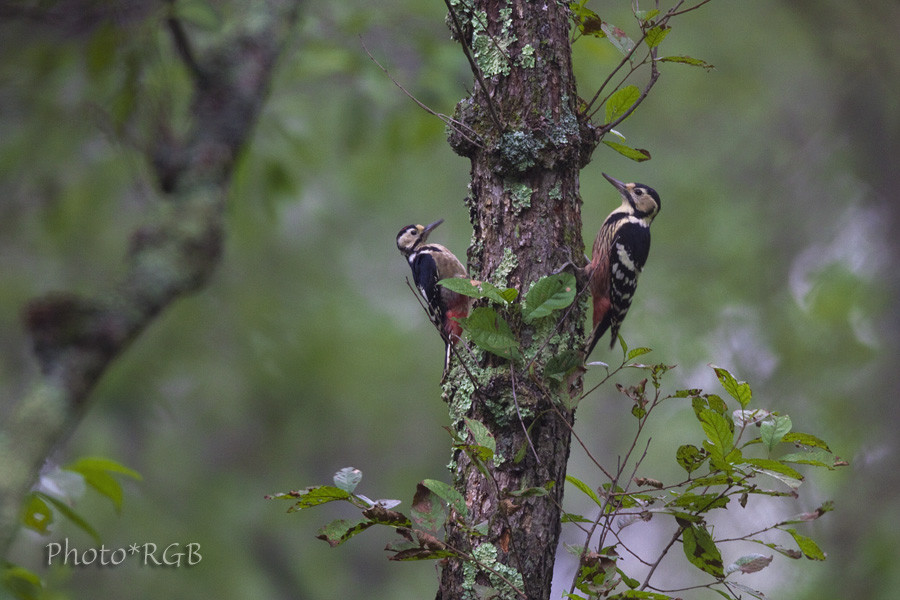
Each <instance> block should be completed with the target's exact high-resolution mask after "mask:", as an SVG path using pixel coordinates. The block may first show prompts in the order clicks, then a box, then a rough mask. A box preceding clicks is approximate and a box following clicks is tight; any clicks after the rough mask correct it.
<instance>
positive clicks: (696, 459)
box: [675, 444, 707, 473]
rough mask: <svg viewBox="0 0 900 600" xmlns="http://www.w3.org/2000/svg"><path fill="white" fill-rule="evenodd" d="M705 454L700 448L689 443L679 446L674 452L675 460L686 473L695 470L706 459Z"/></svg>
mask: <svg viewBox="0 0 900 600" xmlns="http://www.w3.org/2000/svg"><path fill="white" fill-rule="evenodd" d="M706 459H707V456H706V454H704V453H703V452H701V451H700V448H698V447H697V446H693V445H691V444H684V445H683V446H679V447H678V450H677V451H676V452H675V460H677V461H678V464H679V465H681V468H682V469H684V470H685V471H687V472H688V473H693V472H694V471H696V470H697V469H698V468H699V467H700V465H702V464H703V463H704V461H706Z"/></svg>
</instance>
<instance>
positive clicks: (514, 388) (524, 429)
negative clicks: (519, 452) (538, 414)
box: [509, 364, 541, 464]
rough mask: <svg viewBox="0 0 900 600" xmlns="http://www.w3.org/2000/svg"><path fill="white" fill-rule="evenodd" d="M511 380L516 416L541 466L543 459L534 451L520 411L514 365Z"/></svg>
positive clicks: (510, 368) (511, 368) (535, 458)
mask: <svg viewBox="0 0 900 600" xmlns="http://www.w3.org/2000/svg"><path fill="white" fill-rule="evenodd" d="M509 378H510V383H511V384H512V397H513V404H515V405H516V415H517V416H518V417H519V424H520V425H522V432H523V433H524V434H525V440H526V441H527V442H528V446H529V447H530V448H531V452H532V454H534V460H535V461H537V464H541V458H540V457H539V456H538V453H537V450H535V449H534V444H532V443H531V436H530V435H528V428H527V427H525V421H523V420H522V411H521V410H519V399H518V398H517V397H516V370H515V369H514V368H513V366H512V364H510V366H509Z"/></svg>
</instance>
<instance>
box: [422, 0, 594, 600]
mask: <svg viewBox="0 0 900 600" xmlns="http://www.w3.org/2000/svg"><path fill="white" fill-rule="evenodd" d="M448 6H450V7H451V13H450V16H449V18H448V23H449V25H450V27H451V30H452V31H453V33H454V36H455V37H456V38H457V40H458V41H460V42H461V43H462V44H464V47H465V49H466V54H467V57H468V58H469V61H470V64H471V65H472V67H473V72H474V73H475V77H476V81H475V86H474V88H473V89H474V92H473V94H472V96H471V97H469V98H466V99H464V100H462V101H461V102H460V103H459V105H458V106H457V111H456V115H455V118H456V120H457V121H458V122H457V124H456V126H455V127H454V129H453V131H452V132H451V134H450V144H451V146H452V147H453V149H454V150H455V151H456V152H457V153H458V154H460V155H462V156H465V157H467V158H469V159H470V160H471V163H472V168H471V176H472V182H471V185H470V197H469V198H467V199H466V203H467V206H468V208H469V212H470V219H471V221H472V225H473V227H474V238H473V239H474V242H473V244H472V246H470V248H469V251H468V258H469V269H470V273H471V274H472V276H473V277H475V278H477V279H480V280H484V281H490V282H491V283H493V284H495V285H500V286H508V287H514V288H516V289H518V290H519V298H520V299H521V298H523V297H524V295H525V293H526V292H527V291H528V289H529V286H530V285H531V284H532V282H534V281H536V280H537V279H539V278H540V277H543V276H545V275H548V274H550V273H552V272H554V271H555V270H557V269H559V268H560V267H561V266H562V265H564V264H565V263H566V262H567V261H569V260H570V258H571V257H580V256H582V255H583V252H584V242H583V240H582V236H581V199H580V197H579V192H578V172H579V170H580V169H581V168H582V166H584V164H586V162H587V160H588V158H589V156H590V153H591V151H592V150H593V149H594V147H595V146H596V143H597V141H596V140H597V137H596V135H594V130H593V129H592V128H591V127H590V125H589V124H587V119H582V118H581V117H580V115H578V112H577V109H578V106H577V103H578V96H577V93H576V90H575V81H574V77H573V74H572V62H571V48H570V42H569V20H568V9H567V8H566V7H565V6H564V5H563V4H561V3H557V2H546V3H545V2H529V1H527V0H513V1H512V2H507V1H499V0H475V1H474V3H473V4H468V5H466V6H462V5H459V4H453V3H452V2H451V3H448ZM575 262H581V261H579V260H578V259H575ZM505 316H506V318H507V319H508V320H509V322H510V325H511V327H512V330H513V332H514V333H515V334H516V337H517V338H518V340H519V341H520V342H521V348H522V350H523V355H524V356H525V359H524V361H518V362H513V363H510V362H509V361H507V360H505V359H501V358H498V357H496V356H493V355H490V354H487V353H485V354H483V355H482V354H479V352H478V350H477V349H476V350H475V351H474V353H475V355H476V356H477V357H479V358H478V364H477V366H476V367H475V368H474V369H470V371H471V378H470V374H469V373H467V372H466V371H465V370H463V369H461V368H459V367H457V368H455V369H454V370H453V371H452V372H451V374H450V377H449V378H448V381H447V383H446V384H445V389H444V392H445V397H446V398H448V399H449V401H450V412H451V416H452V417H453V419H454V426H455V428H456V431H457V433H458V434H459V435H460V437H462V438H467V437H468V432H467V429H466V424H465V421H464V419H463V417H469V418H472V419H476V420H478V421H481V422H482V423H484V424H485V425H486V426H487V427H488V429H489V430H490V431H491V433H492V434H493V435H494V437H495V439H496V442H497V451H496V454H495V456H494V458H493V460H491V461H488V463H487V470H488V476H487V477H486V476H485V475H484V474H483V473H482V472H481V471H480V470H479V468H478V465H477V464H476V463H473V461H472V460H471V458H470V457H469V456H468V455H467V454H466V453H464V452H461V451H458V452H457V453H456V455H455V457H454V463H453V469H454V480H455V481H454V485H455V487H456V488H457V490H458V491H459V492H460V493H461V494H462V495H463V497H464V498H465V500H466V504H467V506H468V510H469V519H468V525H469V526H470V527H471V526H477V525H479V524H487V529H488V531H487V534H486V535H472V534H471V530H467V529H466V527H461V526H459V524H454V523H451V524H450V525H448V537H447V543H448V544H449V545H450V546H451V547H452V548H454V549H456V550H459V551H462V552H465V553H466V554H468V555H470V556H471V557H472V558H474V559H475V560H474V561H470V560H457V559H451V560H450V561H448V563H447V565H446V566H445V568H444V570H443V574H442V579H441V586H440V591H439V592H438V598H439V599H443V600H450V599H460V598H475V597H480V594H479V593H478V590H479V589H481V588H479V586H487V587H489V588H494V590H496V592H498V593H500V597H503V598H513V597H522V594H521V593H517V592H516V591H515V590H514V589H511V588H510V585H509V584H513V585H514V587H515V588H516V589H518V590H519V591H520V592H524V595H525V596H526V597H527V598H529V599H532V600H536V599H541V598H548V597H549V595H550V582H551V577H552V574H553V565H554V559H555V554H556V547H557V543H558V540H559V533H560V508H559V507H560V504H561V502H562V496H563V487H564V481H565V475H566V461H567V459H568V457H569V444H570V439H571V432H570V427H571V423H572V421H573V417H574V412H573V411H570V410H568V409H567V408H566V407H565V403H564V402H563V401H562V400H563V398H562V396H563V395H566V396H571V395H574V394H576V393H578V392H579V391H580V389H581V385H582V383H581V378H580V375H579V376H578V377H577V379H576V380H575V381H572V382H569V385H568V386H563V387H565V388H566V389H562V390H553V391H550V389H549V388H548V386H546V385H545V384H543V383H542V382H541V381H540V379H539V378H538V377H533V376H531V375H530V374H529V372H528V371H526V369H525V368H524V367H525V366H526V365H528V364H529V362H530V361H531V358H532V357H535V355H537V356H536V359H535V361H534V365H537V367H535V369H537V368H539V366H540V365H542V364H543V362H545V361H546V359H547V358H548V357H550V356H553V355H554V354H557V353H559V352H560V351H562V350H565V349H569V348H578V347H579V345H580V344H581V341H582V337H583V326H582V323H583V320H584V303H583V302H581V301H580V300H578V301H576V302H575V304H574V305H573V306H572V309H571V311H570V312H568V313H567V316H566V317H564V321H563V322H562V323H559V321H558V319H546V320H547V321H552V323H550V324H549V325H547V324H538V325H536V324H535V323H532V324H526V323H524V322H522V320H521V319H520V318H519V317H518V315H517V314H516V313H515V312H514V311H509V312H508V313H507V314H506V315H505ZM557 325H559V327H558V329H557ZM548 339H549V340H550V342H549V343H545V342H546V340H548ZM463 353H464V354H468V353H467V352H466V351H463ZM532 370H534V369H532ZM537 372H539V370H538V371H537ZM472 379H474V380H475V382H473V381H472ZM473 383H474V385H473ZM520 414H521V418H520V416H519V415H520ZM525 428H528V437H529V438H530V444H529V440H528V439H526V434H525ZM531 445H533V449H532V448H531ZM551 482H552V486H551V487H549V494H548V495H545V496H540V495H539V496H531V497H523V498H520V497H510V496H507V495H506V494H507V493H508V492H514V491H516V490H521V489H524V488H531V487H542V486H547V484H549V483H551ZM501 576H502V577H501ZM504 578H505V579H506V580H507V581H504Z"/></svg>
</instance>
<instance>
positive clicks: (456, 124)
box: [359, 36, 484, 148]
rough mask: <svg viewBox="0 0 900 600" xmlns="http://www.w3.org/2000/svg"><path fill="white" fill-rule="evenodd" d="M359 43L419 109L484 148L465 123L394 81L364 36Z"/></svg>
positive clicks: (471, 142) (360, 37)
mask: <svg viewBox="0 0 900 600" xmlns="http://www.w3.org/2000/svg"><path fill="white" fill-rule="evenodd" d="M359 43H360V44H361V45H362V47H363V50H365V52H366V54H367V55H368V57H369V58H370V59H371V60H372V62H373V63H375V64H376V65H377V66H378V68H379V69H381V70H382V72H384V74H385V75H387V77H388V79H390V80H391V82H392V83H393V84H394V85H395V86H397V87H398V88H399V89H400V91H401V92H403V93H404V94H406V96H407V98H409V99H410V100H412V101H413V102H415V103H416V105H417V106H418V107H419V108H421V109H422V110H424V111H425V112H427V113H428V114H430V115H432V116H435V117H437V118H438V119H440V120H441V121H443V122H444V123H446V124H447V126H448V127H452V128H453V129H454V130H456V132H457V133H459V135H461V136H462V137H463V138H465V140H466V141H467V142H469V143H470V144H472V145H473V146H477V147H478V148H483V147H484V145H483V144H481V143H480V142H479V141H477V138H478V137H479V136H478V134H477V133H476V132H475V131H474V130H473V129H472V128H471V127H469V126H468V125H466V124H465V123H461V122H460V121H457V120H456V119H454V118H453V117H450V116H448V115H445V114H443V113H439V112H437V111H435V110H433V109H432V108H431V107H429V106H428V105H427V104H425V103H424V102H422V101H420V100H419V99H418V98H416V97H415V96H413V95H412V93H410V92H409V90H407V89H406V88H405V87H403V86H402V85H401V84H400V83H399V82H398V81H397V80H396V79H394V77H393V75H391V73H390V71H388V70H387V69H386V68H385V67H384V65H382V64H381V63H380V62H378V60H377V59H376V58H375V57H374V56H372V53H371V52H369V49H368V48H367V47H366V43H365V42H364V41H363V39H362V36H359ZM463 128H465V129H466V130H468V134H469V135H467V132H466V131H464V130H463ZM470 135H471V136H472V137H469V136H470ZM473 138H476V139H473Z"/></svg>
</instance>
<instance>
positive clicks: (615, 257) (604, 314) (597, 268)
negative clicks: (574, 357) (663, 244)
mask: <svg viewBox="0 0 900 600" xmlns="http://www.w3.org/2000/svg"><path fill="white" fill-rule="evenodd" d="M603 176H604V177H605V178H606V179H607V181H609V182H610V183H611V184H613V187H615V188H616V189H617V190H619V193H620V194H621V195H622V205H621V206H620V207H619V208H617V209H616V210H614V211H612V212H611V213H610V214H609V216H608V217H606V220H605V221H604V222H603V225H602V226H601V227H600V232H599V233H598V234H597V239H595V240H594V249H593V251H592V258H591V262H590V264H589V265H588V266H587V269H586V271H587V275H588V277H589V280H588V286H589V287H590V290H591V295H592V296H593V299H594V327H593V331H594V332H593V334H592V335H591V338H590V343H589V344H588V349H587V353H586V354H585V356H589V355H590V354H591V351H592V350H593V349H594V346H596V345H597V341H598V340H599V339H600V338H601V337H602V336H603V334H604V333H606V330H607V329H609V330H610V341H609V347H610V348H612V347H613V345H614V344H615V343H616V339H617V338H618V335H619V326H620V325H621V324H622V321H624V320H625V315H626V314H628V308H629V307H630V306H631V299H632V297H633V296H634V290H635V289H636V288H637V280H638V276H639V275H640V274H641V269H643V268H644V263H646V262H647V254H648V253H649V252H650V223H652V222H653V218H654V217H655V216H656V215H657V214H658V213H659V209H660V201H659V194H657V193H656V190H654V189H653V188H651V187H648V186H646V185H644V184H642V183H622V182H621V181H619V180H618V179H615V178H613V177H610V176H609V175H607V174H606V173H603Z"/></svg>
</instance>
